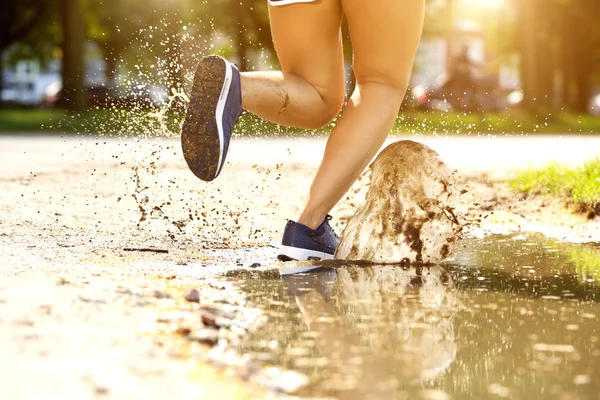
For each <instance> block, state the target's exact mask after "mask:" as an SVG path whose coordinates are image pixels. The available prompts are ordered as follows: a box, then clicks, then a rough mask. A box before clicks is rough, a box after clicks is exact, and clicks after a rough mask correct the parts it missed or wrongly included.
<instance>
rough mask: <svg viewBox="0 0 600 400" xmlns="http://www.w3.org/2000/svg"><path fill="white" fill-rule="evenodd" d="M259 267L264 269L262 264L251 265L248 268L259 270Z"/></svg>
mask: <svg viewBox="0 0 600 400" xmlns="http://www.w3.org/2000/svg"><path fill="white" fill-rule="evenodd" d="M258 267H262V265H260V263H254V264H251V265H250V266H249V267H248V268H258Z"/></svg>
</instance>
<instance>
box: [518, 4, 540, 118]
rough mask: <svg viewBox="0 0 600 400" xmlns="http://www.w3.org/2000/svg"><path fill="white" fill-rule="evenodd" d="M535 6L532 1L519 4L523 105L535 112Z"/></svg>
mask: <svg viewBox="0 0 600 400" xmlns="http://www.w3.org/2000/svg"><path fill="white" fill-rule="evenodd" d="M533 15H534V12H533V4H532V2H531V1H521V2H519V23H518V29H519V33H518V38H519V53H520V76H521V86H522V87H523V96H524V97H523V103H524V105H525V107H526V108H527V109H529V110H535V109H536V107H537V104H536V102H535V101H536V79H535V27H534V26H533V20H534V18H533Z"/></svg>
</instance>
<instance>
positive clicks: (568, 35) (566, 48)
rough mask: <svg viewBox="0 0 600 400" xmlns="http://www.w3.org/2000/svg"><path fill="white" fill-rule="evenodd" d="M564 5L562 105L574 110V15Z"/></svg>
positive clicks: (562, 22)
mask: <svg viewBox="0 0 600 400" xmlns="http://www.w3.org/2000/svg"><path fill="white" fill-rule="evenodd" d="M566 8H567V7H565V6H563V17H562V20H561V35H560V40H561V43H560V46H561V49H560V52H559V57H560V62H561V77H562V81H561V86H562V88H561V105H562V107H563V109H565V110H572V109H573V108H574V107H575V101H574V96H573V87H574V86H575V83H574V79H573V78H574V76H575V64H574V61H575V56H574V51H573V16H572V14H571V11H570V10H568V9H566Z"/></svg>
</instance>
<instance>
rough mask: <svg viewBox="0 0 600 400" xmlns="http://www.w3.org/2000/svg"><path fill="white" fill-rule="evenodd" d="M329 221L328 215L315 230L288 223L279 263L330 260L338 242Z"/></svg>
mask: <svg viewBox="0 0 600 400" xmlns="http://www.w3.org/2000/svg"><path fill="white" fill-rule="evenodd" d="M330 220H331V216H330V215H328V216H327V217H326V218H325V221H323V223H322V224H321V225H320V226H319V227H318V228H317V229H310V228H309V227H308V226H306V225H302V224H299V223H297V222H294V221H288V222H287V225H286V226H285V231H284V232H283V240H282V241H281V246H280V247H279V254H278V255H277V259H278V260H279V261H293V260H297V261H301V260H309V261H318V260H332V259H333V254H334V253H335V249H336V248H337V246H338V244H340V240H339V239H338V236H337V235H336V234H335V232H334V231H333V229H332V228H331V226H329V221H330Z"/></svg>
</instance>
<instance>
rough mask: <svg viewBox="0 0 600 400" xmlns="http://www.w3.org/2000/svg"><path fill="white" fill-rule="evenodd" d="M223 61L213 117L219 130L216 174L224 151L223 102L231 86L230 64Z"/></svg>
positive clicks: (225, 100)
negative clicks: (222, 81) (218, 94)
mask: <svg viewBox="0 0 600 400" xmlns="http://www.w3.org/2000/svg"><path fill="white" fill-rule="evenodd" d="M223 62H224V63H225V82H224V83H223V88H222V89H221V96H219V101H218V103H217V110H216V112H215V119H216V120H217V131H218V132H219V165H218V166H217V175H218V174H219V172H220V171H221V168H222V167H223V165H222V164H221V163H222V162H223V151H224V145H225V140H224V133H223V112H224V111H225V103H226V102H227V97H228V95H229V88H230V87H231V80H232V79H231V77H232V75H233V72H232V70H231V64H229V63H228V62H227V61H225V60H223Z"/></svg>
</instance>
